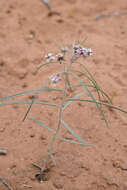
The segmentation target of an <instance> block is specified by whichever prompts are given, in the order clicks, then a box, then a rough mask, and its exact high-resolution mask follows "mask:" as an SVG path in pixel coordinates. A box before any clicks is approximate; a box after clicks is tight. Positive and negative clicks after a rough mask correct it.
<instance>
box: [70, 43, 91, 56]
mask: <svg viewBox="0 0 127 190" xmlns="http://www.w3.org/2000/svg"><path fill="white" fill-rule="evenodd" d="M92 54H93V52H92V49H91V48H84V47H82V46H81V45H75V46H74V47H73V56H75V59H77V58H79V57H80V56H83V57H88V56H91V55H92Z"/></svg>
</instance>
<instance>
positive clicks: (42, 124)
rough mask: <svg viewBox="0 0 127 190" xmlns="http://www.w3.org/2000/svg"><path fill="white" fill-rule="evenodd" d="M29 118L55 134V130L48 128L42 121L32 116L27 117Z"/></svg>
mask: <svg viewBox="0 0 127 190" xmlns="http://www.w3.org/2000/svg"><path fill="white" fill-rule="evenodd" d="M29 120H32V121H34V122H35V123H37V124H39V125H41V126H42V127H44V128H46V129H48V130H49V131H50V132H51V133H52V134H55V131H54V130H53V129H51V128H49V127H48V126H47V125H45V124H44V123H42V122H41V121H39V120H37V119H34V118H29Z"/></svg>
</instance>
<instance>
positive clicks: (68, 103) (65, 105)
mask: <svg viewBox="0 0 127 190" xmlns="http://www.w3.org/2000/svg"><path fill="white" fill-rule="evenodd" d="M84 93H85V92H81V93H79V94H77V95H76V96H74V97H72V99H75V98H78V97H79V96H81V95H83V94H84ZM72 102H73V101H67V103H66V104H64V107H63V108H62V109H63V110H65V109H66V107H68V106H69V105H70V104H71V103H72Z"/></svg>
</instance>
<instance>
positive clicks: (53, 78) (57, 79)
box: [51, 74, 61, 83]
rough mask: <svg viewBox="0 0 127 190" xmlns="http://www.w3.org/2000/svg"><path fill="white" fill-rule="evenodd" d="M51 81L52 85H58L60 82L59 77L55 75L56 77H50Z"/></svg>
mask: <svg viewBox="0 0 127 190" xmlns="http://www.w3.org/2000/svg"><path fill="white" fill-rule="evenodd" d="M51 81H52V82H53V83H58V82H60V81H61V78H60V76H59V75H58V74H57V75H54V76H53V77H51Z"/></svg>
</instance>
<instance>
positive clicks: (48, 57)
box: [45, 53, 64, 64]
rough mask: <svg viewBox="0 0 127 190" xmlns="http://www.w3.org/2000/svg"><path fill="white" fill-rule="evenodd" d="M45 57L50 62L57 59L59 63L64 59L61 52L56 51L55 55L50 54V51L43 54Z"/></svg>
mask: <svg viewBox="0 0 127 190" xmlns="http://www.w3.org/2000/svg"><path fill="white" fill-rule="evenodd" d="M45 59H46V61H47V62H52V61H55V60H56V61H58V62H59V63H60V64H61V63H62V61H64V55H63V54H62V53H58V54H57V55H55V56H54V55H52V53H48V54H46V55H45Z"/></svg>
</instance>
